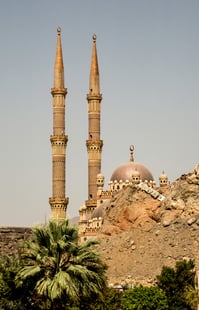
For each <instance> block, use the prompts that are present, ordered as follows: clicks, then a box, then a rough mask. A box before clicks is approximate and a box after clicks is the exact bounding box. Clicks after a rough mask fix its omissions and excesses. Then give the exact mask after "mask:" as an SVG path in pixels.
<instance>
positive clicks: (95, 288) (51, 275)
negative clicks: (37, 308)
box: [16, 221, 106, 310]
mask: <svg viewBox="0 0 199 310" xmlns="http://www.w3.org/2000/svg"><path fill="white" fill-rule="evenodd" d="M96 244H97V242H96V241H87V242H85V243H83V244H78V231H77V228H75V227H70V226H69V225H68V221H63V222H61V223H56V222H50V223H49V224H48V225H47V226H41V227H35V229H34V230H33V238H32V240H30V241H27V242H26V243H25V244H24V248H23V251H22V258H23V264H24V265H23V267H22V268H20V270H19V272H18V273H17V278H16V279H17V282H18V285H19V287H23V285H25V284H26V283H27V281H31V283H33V284H34V285H33V290H34V291H35V294H36V295H38V296H39V297H40V298H42V300H44V301H45V302H46V304H45V309H59V310H60V309H72V306H73V305H74V306H77V307H79V306H80V304H81V299H85V298H90V297H91V296H92V298H97V297H98V296H100V295H102V292H103V290H104V287H106V277H105V270H106V266H105V265H104V264H103V263H102V260H101V258H100V256H99V254H98V253H97V252H96V251H95V250H94V249H93V247H94V246H95V245H96ZM77 309H78V308H77Z"/></svg>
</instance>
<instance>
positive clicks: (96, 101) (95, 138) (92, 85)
mask: <svg viewBox="0 0 199 310" xmlns="http://www.w3.org/2000/svg"><path fill="white" fill-rule="evenodd" d="M101 100H102V95H101V94H100V80H99V69H98V59H97V48H96V35H93V48H92V59H91V68H90V81H89V93H88V95H87V101H88V140H87V141H86V146H87V153H88V200H87V201H86V207H87V215H88V220H89V219H90V218H91V215H92V211H93V210H94V208H95V207H96V204H97V201H96V198H97V184H96V178H97V175H98V174H99V173H100V172H101V154H102V146H103V141H102V140H100V116H101V115H100V114H101Z"/></svg>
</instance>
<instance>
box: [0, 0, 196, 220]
mask: <svg viewBox="0 0 199 310" xmlns="http://www.w3.org/2000/svg"><path fill="white" fill-rule="evenodd" d="M0 4H1V6H0V38H1V44H0V81H1V82H0V129H1V130H0V135H1V137H0V141H1V151H0V193H1V194H0V198H1V203H0V226H8V225H10V226H11V225H14V226H18V225H22V226H31V225H34V224H36V223H40V222H44V221H45V220H47V219H48V218H49V215H50V207H49V204H48V197H50V196H51V146H50V141H49V136H50V135H51V134H52V97H51V94H50V88H51V87H52V86H53V68H54V59H55V48H56V39H57V32H56V29H57V27H58V26H60V27H61V28H62V48H63V56H64V65H65V86H66V87H67V88H68V95H67V105H66V134H68V136H69V141H68V145H67V162H66V168H67V171H66V173H67V182H66V194H67V196H68V197H69V199H70V203H69V205H68V211H67V213H68V215H69V216H70V217H73V216H75V215H78V209H79V207H80V206H81V205H82V204H83V203H84V201H85V200H86V199H87V150H86V146H85V140H86V139H87V137H88V134H87V131H88V130H87V101H86V94H87V92H88V79H89V70H90V60H91V48H92V35H93V33H95V34H97V48H98V60H99V66H100V79H101V92H102V94H103V101H102V114H101V129H102V130H101V138H102V139H103V140H104V147H103V155H102V158H103V161H102V173H103V174H104V175H105V180H106V184H107V182H108V180H109V178H110V176H111V174H112V172H113V170H114V169H115V168H116V167H117V166H119V165H120V164H121V163H123V162H126V161H128V160H129V146H130V145H131V144H134V145H135V153H134V157H135V160H136V161H138V162H141V163H143V164H144V165H146V166H147V167H148V168H149V169H150V170H151V172H152V174H153V176H154V178H155V180H156V181H158V177H159V174H160V173H161V172H162V170H163V169H164V170H165V172H166V173H167V174H168V177H169V179H170V181H174V180H175V179H176V178H178V177H179V176H180V175H181V174H183V173H187V172H190V171H193V169H194V167H195V165H196V164H197V163H198V162H199V142H198V141H199V139H198V133H199V121H198V117H199V103H198V101H199V87H198V86H199V1H198V0H195V1H194V0H186V1H185V0H164V1H163V0H137V1H134V0H123V1H122V0H120V1H118V0H100V1H95V0H84V1H82V0H79V1H77V0H70V1H69V0H65V1H64V0H57V1H55V0H54V1H52V0H42V1H39V0H35V1H30V0H29V1H27V0H24V1H22V0H17V1H11V0H6V1H3V0H1V1H0Z"/></svg>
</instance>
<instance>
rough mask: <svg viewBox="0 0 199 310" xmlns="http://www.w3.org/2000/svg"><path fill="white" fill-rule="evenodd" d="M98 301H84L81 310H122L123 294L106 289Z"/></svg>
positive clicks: (90, 299)
mask: <svg viewBox="0 0 199 310" xmlns="http://www.w3.org/2000/svg"><path fill="white" fill-rule="evenodd" d="M102 295H103V296H99V297H98V298H96V299H93V298H89V299H82V300H81V306H80V309H82V310H110V309H111V310H117V309H120V305H121V298H122V292H121V291H119V290H117V289H114V288H109V287H106V288H105V289H104V291H103V293H102Z"/></svg>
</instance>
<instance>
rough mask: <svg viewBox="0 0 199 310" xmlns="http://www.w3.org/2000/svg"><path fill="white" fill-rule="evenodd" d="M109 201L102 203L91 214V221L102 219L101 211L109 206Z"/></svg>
mask: <svg viewBox="0 0 199 310" xmlns="http://www.w3.org/2000/svg"><path fill="white" fill-rule="evenodd" d="M109 202H110V199H107V200H106V201H103V202H102V203H101V204H100V205H99V206H98V207H97V208H96V209H95V210H94V212H93V214H92V219H94V218H99V217H103V210H104V209H105V208H106V207H107V206H108V205H109Z"/></svg>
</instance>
